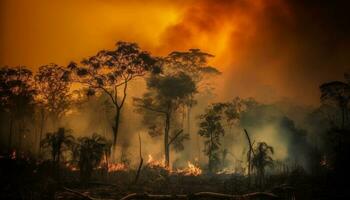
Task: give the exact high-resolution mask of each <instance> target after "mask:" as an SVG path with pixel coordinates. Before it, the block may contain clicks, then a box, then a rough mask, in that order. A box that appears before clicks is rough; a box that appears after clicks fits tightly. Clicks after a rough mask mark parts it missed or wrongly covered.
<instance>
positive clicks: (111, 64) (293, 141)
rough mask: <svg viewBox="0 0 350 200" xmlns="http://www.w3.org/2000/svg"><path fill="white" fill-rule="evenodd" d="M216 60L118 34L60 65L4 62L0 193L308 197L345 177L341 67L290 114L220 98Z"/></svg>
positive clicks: (347, 95)
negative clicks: (299, 112) (312, 99)
mask: <svg viewBox="0 0 350 200" xmlns="http://www.w3.org/2000/svg"><path fill="white" fill-rule="evenodd" d="M212 57H213V55H211V54H209V53H206V52H203V51H201V50H199V49H190V50H188V51H184V52H179V51H174V52H171V53H170V54H169V55H168V56H165V57H156V56H153V55H151V54H150V53H149V52H147V51H144V50H141V49H140V48H139V46H138V45H137V44H135V43H128V42H118V43H117V44H116V47H115V49H113V50H102V51H99V52H98V53H97V54H96V55H94V56H91V57H88V58H85V59H83V60H82V61H81V62H80V63H75V62H71V63H70V64H69V65H68V66H67V67H63V66H59V65H56V64H49V65H45V66H42V67H40V68H39V70H38V71H37V72H35V73H33V72H32V71H31V70H29V69H28V68H26V67H23V66H20V67H2V68H1V70H0V82H1V85H0V101H1V105H0V106H1V108H0V109H1V110H0V111H1V133H2V135H1V138H2V140H1V143H2V148H1V150H2V152H3V153H2V155H1V157H0V162H1V175H2V177H4V179H3V180H4V182H3V183H2V184H3V185H2V187H1V188H2V189H1V190H2V191H1V198H3V199H66V198H75V197H76V198H85V199H94V198H93V197H92V196H97V197H99V198H101V199H120V198H122V199H139V198H141V199H159V198H161V199H183V198H231V199H232V198H233V199H259V198H267V199H277V198H283V199H295V198H296V196H298V197H300V198H301V199H302V198H303V199H308V198H309V197H312V192H313V191H314V190H313V189H315V188H314V187H313V185H312V183H313V182H314V181H316V182H320V185H319V186H318V187H316V189H317V191H318V192H322V191H325V188H327V187H330V186H329V185H327V184H328V182H331V183H337V181H338V180H339V179H342V178H344V177H343V175H344V174H345V175H347V174H348V168H347V165H346V164H345V163H347V162H346V161H347V160H346V155H348V153H349V147H348V146H349V145H348V144H349V143H350V142H349V135H350V134H349V127H350V126H349V125H350V123H349V118H348V110H349V100H350V86H349V82H350V79H349V76H348V75H346V76H345V81H333V82H329V83H325V84H322V85H321V86H320V92H321V98H320V99H321V106H319V107H318V108H316V109H306V108H305V113H306V114H304V115H303V120H299V121H298V122H296V121H294V120H293V119H292V117H291V116H289V114H288V111H287V108H286V107H284V106H280V105H278V104H266V103H262V102H258V101H257V100H255V99H253V98H240V97H235V98H233V99H231V100H229V101H222V102H217V101H215V99H213V97H214V96H215V95H214V94H213V93H212V91H213V90H214V89H213V87H214V86H215V84H214V82H215V79H216V78H218V77H220V74H221V72H220V71H219V70H218V69H216V68H215V67H212V66H209V65H208V60H209V59H210V58H212ZM137 81H139V82H137ZM135 83H137V84H136V87H135V85H133V84H135ZM141 85H142V86H144V88H143V89H138V86H141ZM135 90H137V93H136V94H133V93H132V91H134V92H135ZM130 94H132V95H130ZM129 95H130V96H131V98H130V96H129ZM130 116H132V117H130ZM300 118H301V117H300ZM137 136H138V142H137V139H136V138H137ZM151 153H152V154H151ZM146 155H147V156H146ZM152 155H153V156H152ZM144 157H146V159H144ZM159 158H161V159H159ZM23 177H25V180H24V181H21V178H23ZM325 177H328V178H325ZM329 177H331V178H329ZM18 184H19V186H16V185H18ZM305 184H310V185H309V186H308V187H309V188H308V190H307V192H305V191H303V190H304V189H305V188H303V186H304V185H305ZM98 186H101V187H98ZM338 186H339V185H336V187H338ZM332 187H335V186H332ZM339 187H341V186H339ZM72 188H75V189H72ZM100 190H103V191H100ZM111 191H114V192H111ZM130 193H131V194H130ZM146 193H147V194H146ZM188 194H193V195H192V196H191V195H188ZM341 194H342V195H346V194H344V193H341ZM74 196H75V197H74ZM123 196H125V197H123Z"/></svg>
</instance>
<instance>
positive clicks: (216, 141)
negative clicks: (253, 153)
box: [198, 103, 225, 172]
mask: <svg viewBox="0 0 350 200" xmlns="http://www.w3.org/2000/svg"><path fill="white" fill-rule="evenodd" d="M224 107H225V105H224V104H221V103H216V104H212V105H210V106H209V108H207V109H206V112H205V113H204V114H202V115H200V116H199V118H200V120H201V121H200V123H199V131H198V134H199V135H200V136H202V137H204V138H206V140H205V142H204V144H205V149H204V152H205V154H206V155H207V156H208V160H209V162H208V170H209V172H213V171H214V170H215V169H216V168H217V167H218V165H219V155H218V153H219V148H220V146H221V144H220V137H222V136H224V134H225V130H224V128H223V125H222V111H223V109H224Z"/></svg>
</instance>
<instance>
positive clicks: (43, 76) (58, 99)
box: [34, 63, 71, 141]
mask: <svg viewBox="0 0 350 200" xmlns="http://www.w3.org/2000/svg"><path fill="white" fill-rule="evenodd" d="M34 78H35V88H36V90H37V95H36V101H37V104H38V105H39V109H40V136H39V141H41V139H42V133H43V131H44V125H45V121H46V119H47V117H50V118H51V120H52V122H53V123H52V124H53V129H54V130H55V129H56V128H57V125H59V122H60V119H61V118H62V116H63V115H64V113H65V112H67V111H68V109H69V106H70V101H71V99H70V97H71V94H70V91H69V90H70V82H69V80H68V74H67V71H66V70H65V69H64V68H63V67H61V66H58V65H56V64H53V63H51V64H49V65H44V66H41V67H40V68H39V71H38V72H37V73H36V75H35V77H34Z"/></svg>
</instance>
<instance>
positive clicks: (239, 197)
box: [120, 192, 280, 200]
mask: <svg viewBox="0 0 350 200" xmlns="http://www.w3.org/2000/svg"><path fill="white" fill-rule="evenodd" d="M200 198H215V199H234V200H242V199H280V198H279V197H278V196H276V195H275V194H272V193H268V192H254V193H249V194H244V195H230V194H222V193H215V192H198V193H194V194H180V195H172V194H160V195H157V194H146V193H144V194H142V193H133V194H129V195H127V196H125V197H123V198H121V199H120V200H131V199H157V200H159V199H200Z"/></svg>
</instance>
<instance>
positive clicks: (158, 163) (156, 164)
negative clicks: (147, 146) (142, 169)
mask: <svg viewBox="0 0 350 200" xmlns="http://www.w3.org/2000/svg"><path fill="white" fill-rule="evenodd" d="M147 166H148V167H150V168H164V169H166V170H169V171H170V168H169V167H167V166H166V164H165V158H164V157H163V159H162V160H155V159H153V156H152V155H151V154H149V155H148V160H147Z"/></svg>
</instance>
